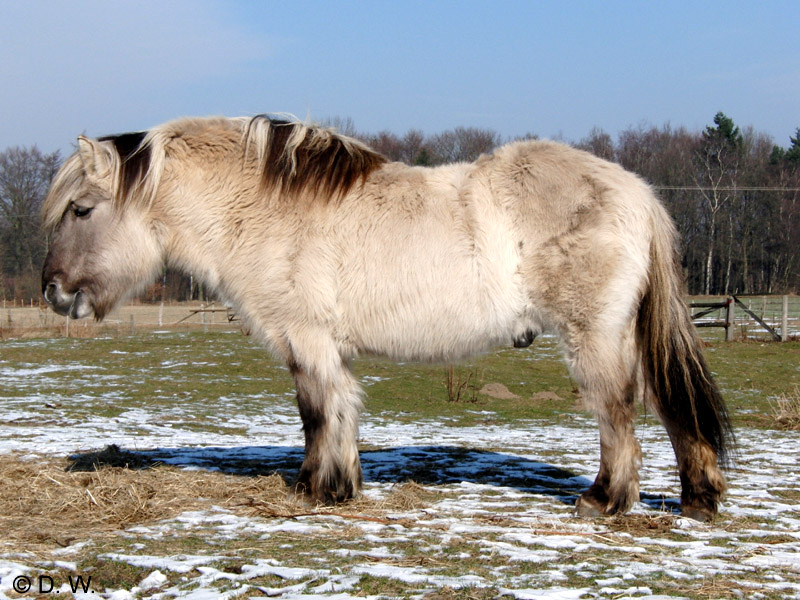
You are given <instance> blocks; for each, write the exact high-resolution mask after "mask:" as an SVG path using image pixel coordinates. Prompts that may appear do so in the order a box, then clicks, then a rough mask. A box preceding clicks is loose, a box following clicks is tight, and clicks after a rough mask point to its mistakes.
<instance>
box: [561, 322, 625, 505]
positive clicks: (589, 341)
mask: <svg viewBox="0 0 800 600" xmlns="http://www.w3.org/2000/svg"><path fill="white" fill-rule="evenodd" d="M614 337H615V336H613V335H612V336H609V337H601V336H598V335H591V336H590V335H587V334H584V335H580V336H577V338H578V339H577V340H576V339H575V338H573V340H572V343H570V341H568V342H567V360H568V363H569V365H570V366H571V369H572V373H573V376H574V377H575V378H576V379H577V381H578V385H579V389H580V392H581V395H582V397H583V400H584V402H585V404H586V405H587V407H588V408H590V409H591V410H592V411H593V412H594V413H595V415H596V417H597V422H598V425H599V428H600V471H599V472H598V474H597V477H596V479H595V481H594V483H593V484H592V485H591V487H590V488H589V489H588V490H587V491H586V492H584V493H583V494H582V495H581V496H580V498H578V502H577V504H576V507H577V509H578V513H579V514H581V515H584V516H596V515H601V514H606V515H610V514H614V513H618V512H626V511H627V510H629V509H630V507H631V506H632V505H633V504H634V503H635V502H637V501H638V500H639V466H640V464H641V450H640V448H639V444H638V442H637V441H636V439H635V437H634V418H635V415H636V406H635V401H636V400H637V396H638V391H639V389H640V388H639V386H640V379H639V374H638V371H639V363H638V360H637V358H636V354H635V347H634V340H633V335H632V331H628V332H626V333H625V334H624V335H623V336H621V337H622V339H619V336H617V343H615V340H614ZM575 342H578V343H575Z"/></svg>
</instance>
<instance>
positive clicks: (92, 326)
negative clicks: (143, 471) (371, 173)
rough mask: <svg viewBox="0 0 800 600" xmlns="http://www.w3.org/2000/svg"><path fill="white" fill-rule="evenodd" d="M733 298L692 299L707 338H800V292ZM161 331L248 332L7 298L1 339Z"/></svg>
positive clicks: (164, 313)
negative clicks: (88, 315) (96, 317)
mask: <svg viewBox="0 0 800 600" xmlns="http://www.w3.org/2000/svg"><path fill="white" fill-rule="evenodd" d="M728 298H731V297H728V296H713V297H692V298H690V299H688V301H687V302H688V304H689V306H690V310H691V311H692V313H693V315H696V316H697V317H698V318H697V319H696V320H695V323H696V324H697V325H698V327H701V328H702V329H701V333H702V335H703V337H704V338H705V339H707V340H709V341H712V340H716V339H728V340H747V339H764V340H769V339H775V335H773V333H771V332H770V330H772V331H773V332H775V334H777V336H778V338H782V339H795V340H796V339H800V296H795V295H790V296H770V295H763V296H736V299H738V301H739V303H740V304H739V305H736V304H735V303H734V307H733V308H732V310H731V309H730V308H728V306H727V304H728V301H727V299H728ZM784 298H785V300H784ZM784 302H785V307H786V313H785V317H784ZM729 311H730V312H729ZM701 313H702V314H701ZM731 319H732V320H731ZM784 328H785V331H784ZM158 330H163V331H174V330H185V331H197V330H201V331H225V330H228V331H237V330H241V331H244V333H247V331H246V330H243V329H242V323H241V322H240V321H239V319H238V317H237V315H236V314H235V313H234V311H232V310H231V309H230V308H228V307H226V306H224V305H222V304H219V303H215V302H212V303H202V302H170V303H156V304H144V303H131V304H127V305H124V306H122V307H120V308H118V309H117V310H115V311H114V312H112V313H111V314H109V315H108V316H107V317H106V318H105V319H104V320H103V321H102V322H101V323H97V322H95V321H93V320H91V319H84V320H80V321H73V320H71V319H68V318H66V317H63V316H60V315H57V314H55V313H54V312H53V311H52V310H50V309H49V308H48V307H47V306H46V305H44V304H43V303H40V302H38V301H30V302H25V303H20V302H19V301H17V302H14V301H3V303H2V310H1V312H0V338H14V337H60V336H69V337H95V336H107V335H134V334H137V333H141V332H146V331H158ZM723 330H724V332H723Z"/></svg>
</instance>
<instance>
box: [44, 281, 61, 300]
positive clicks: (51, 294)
mask: <svg viewBox="0 0 800 600" xmlns="http://www.w3.org/2000/svg"><path fill="white" fill-rule="evenodd" d="M57 291H58V286H57V285H56V284H55V283H48V284H47V287H46V288H45V289H44V299H45V301H46V302H48V303H50V304H52V303H53V300H55V297H56V292H57Z"/></svg>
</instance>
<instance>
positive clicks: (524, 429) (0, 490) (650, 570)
mask: <svg viewBox="0 0 800 600" xmlns="http://www.w3.org/2000/svg"><path fill="white" fill-rule="evenodd" d="M122 321H123V322H124V319H122ZM207 329H209V331H207V332H204V331H203V328H202V327H200V326H195V327H193V328H192V330H188V329H179V328H171V329H170V328H168V329H165V330H163V331H150V332H146V333H137V334H136V335H129V334H128V333H129V332H128V331H127V330H126V329H124V328H123V330H121V331H120V330H114V329H111V330H109V331H106V332H105V334H104V335H103V336H101V337H86V338H64V337H60V338H53V339H46V338H24V339H20V338H17V339H5V340H0V530H2V531H3V534H2V535H0V598H3V597H8V598H17V597H23V596H24V597H35V596H33V595H32V592H29V593H28V594H27V595H26V594H18V593H17V592H15V591H14V587H13V584H14V582H15V581H21V582H23V583H24V581H25V580H24V579H19V578H25V577H27V578H29V579H30V581H31V583H32V585H34V587H35V586H36V585H39V584H41V582H42V581H44V583H45V587H46V585H47V584H48V579H47V578H49V580H52V582H53V585H54V589H56V590H58V591H59V592H61V593H63V594H64V596H63V597H69V595H70V594H72V588H71V587H70V585H71V580H70V578H73V580H74V578H76V577H77V576H78V575H81V576H82V577H83V579H84V581H85V579H86V578H87V577H91V578H92V583H91V586H92V591H93V592H95V594H94V596H92V597H98V596H100V597H109V598H111V597H113V598H134V597H148V598H173V597H192V598H220V597H225V598H233V597H242V598H246V597H265V596H274V597H282V598H301V597H308V596H309V595H311V596H326V597H331V598H334V597H335V598H349V597H365V596H366V597H425V598H428V599H429V600H434V599H438V598H450V597H461V598H494V597H498V596H508V597H517V598H551V599H552V598H628V597H631V598H656V597H659V598H660V597H676V598H678V597H682V598H703V599H705V598H723V597H725V598H727V597H743V598H800V534H799V533H798V531H800V510H799V509H798V508H797V507H798V502H800V473H798V469H797V466H796V465H797V464H798V462H800V434H799V433H798V432H796V431H791V430H785V429H784V428H785V427H792V426H793V425H792V422H791V421H780V422H779V421H778V420H777V418H776V412H777V410H778V406H779V402H778V401H779V399H781V398H783V399H785V400H786V401H787V402H788V403H789V406H791V404H792V402H794V404H795V405H796V404H797V389H798V386H800V343H798V342H788V343H783V344H778V343H763V342H753V341H750V342H745V343H732V344H731V343H728V344H726V343H722V342H719V343H717V342H715V343H711V344H710V345H709V347H708V348H707V356H708V359H709V363H710V365H711V368H712V370H713V371H714V373H715V375H716V377H717V380H718V381H719V383H720V385H721V387H722V389H723V391H724V394H725V397H726V399H727V400H728V403H729V406H730V409H731V413H732V416H733V420H734V424H735V426H736V428H737V431H738V439H739V444H740V449H739V462H738V464H737V467H736V468H735V469H734V470H733V471H732V472H731V473H730V483H731V490H730V494H729V496H728V499H727V500H726V502H725V504H724V505H723V507H722V513H721V515H720V517H719V518H718V519H717V521H715V522H714V523H713V524H712V525H700V524H697V523H694V522H692V521H688V520H685V519H682V518H681V517H680V515H679V514H678V513H677V512H675V509H676V497H677V495H678V493H679V485H678V481H677V476H676V474H675V470H674V464H673V463H674V458H673V457H672V455H671V449H670V447H669V443H668V441H667V439H666V436H665V435H664V433H663V430H662V429H661V428H660V426H659V425H658V424H657V423H656V422H655V419H653V417H652V415H644V414H643V415H642V416H641V418H640V421H639V425H638V426H637V434H638V435H639V438H640V441H641V442H642V445H643V452H644V465H643V469H642V492H643V495H642V503H641V504H640V505H638V506H637V507H636V508H635V509H634V511H633V513H632V514H631V515H628V516H625V517H620V518H611V519H580V518H577V517H576V516H574V514H573V506H572V505H573V503H574V500H575V498H576V497H577V495H578V494H579V493H580V492H581V491H582V490H583V489H585V487H586V486H588V485H589V483H590V482H591V479H592V478H593V477H594V474H595V472H596V469H597V460H598V452H599V450H598V440H597V433H596V428H595V427H594V424H593V421H592V419H591V417H590V416H589V415H588V414H587V413H585V412H584V410H583V409H582V407H581V403H580V398H578V396H577V392H576V389H575V387H574V384H573V382H572V381H571V379H570V378H569V375H568V373H567V371H566V369H565V367H564V365H563V364H562V362H561V360H560V358H559V354H558V349H557V347H556V343H555V341H554V340H553V339H550V338H546V337H545V338H542V339H538V340H537V341H536V342H535V343H534V345H533V346H532V347H531V348H529V349H524V350H519V349H512V348H507V349H499V350H498V351H496V352H494V353H491V354H488V355H486V356H482V357H479V358H477V359H475V360H473V361H470V362H467V363H465V364H462V365H458V366H456V367H455V369H454V371H453V377H452V380H451V385H450V387H451V388H452V387H453V384H455V385H456V386H458V385H459V384H462V383H463V384H464V385H463V392H464V393H462V395H461V398H460V401H459V402H452V401H451V400H450V395H449V394H448V384H447V375H448V369H447V368H446V367H445V366H443V365H413V364H407V365H396V364H394V363H391V362H388V361H384V360H378V359H373V358H363V359H359V360H357V361H356V363H355V370H356V373H357V375H358V377H359V378H360V379H361V381H362V383H363V384H364V386H365V389H366V392H367V396H368V399H367V401H366V409H365V412H364V415H363V426H362V431H361V451H362V460H363V463H364V472H365V494H364V497H363V498H361V499H359V500H357V501H354V502H351V503H348V504H345V505H343V506H340V507H336V508H335V509H325V508H320V507H312V506H306V505H304V504H302V503H300V502H298V501H297V499H295V498H294V497H293V496H292V495H291V494H290V493H289V489H290V487H289V486H290V485H291V483H292V481H293V478H294V476H295V474H296V472H297V470H298V468H299V465H300V462H301V460H302V433H301V431H300V422H299V418H298V416H297V414H296V408H295V407H294V402H293V387H292V381H291V378H290V377H289V373H288V371H287V370H286V368H285V367H284V366H283V365H281V364H279V363H277V362H275V361H274V360H273V359H271V358H270V357H269V356H268V355H266V354H265V352H264V351H263V350H262V349H261V348H260V347H258V346H257V345H256V344H254V343H253V342H252V340H251V339H250V338H247V337H244V336H242V335H241V333H240V332H239V331H237V330H236V328H235V327H233V328H231V327H229V326H225V327H223V326H220V327H219V329H220V330H216V329H214V328H213V327H211V328H207ZM487 384H493V387H492V386H490V388H491V389H493V390H494V391H497V390H507V391H508V394H495V395H500V396H504V397H503V398H498V397H492V396H490V395H486V394H482V393H480V390H481V389H487V388H484V386H486V385H487ZM499 386H503V387H502V388H501V387H499ZM792 399H794V400H792ZM43 578H44V579H43ZM37 589H38V588H37ZM73 595H75V596H76V597H82V596H81V595H80V594H73ZM40 596H41V597H45V595H40ZM85 597H89V596H88V595H86V596H85Z"/></svg>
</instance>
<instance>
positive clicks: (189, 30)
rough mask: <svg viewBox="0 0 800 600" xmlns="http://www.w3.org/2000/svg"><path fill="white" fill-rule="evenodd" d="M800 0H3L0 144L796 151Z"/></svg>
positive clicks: (52, 146)
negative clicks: (303, 140)
mask: <svg viewBox="0 0 800 600" xmlns="http://www.w3.org/2000/svg"><path fill="white" fill-rule="evenodd" d="M798 31H800V2H798V1H797V0H791V1H774V2H770V1H768V0H767V1H763V2H762V1H760V2H754V1H750V2H738V1H727V2H716V1H708V2H697V1H692V2H649V1H647V2H646V1H644V0H642V1H640V2H633V1H618V0H607V1H603V2H601V1H597V2H588V1H586V2H584V1H568V0H564V1H555V0H552V1H533V0H531V1H519V2H511V1H509V2H505V1H498V0H495V1H492V2H488V1H487V2H473V1H468V0H465V1H461V2H455V1H439V2H433V1H429V2H412V1H394V2H388V1H377V0H376V1H369V2H367V1H364V2H355V1H353V2H344V1H332V0H328V1H322V2H303V1H291V2H285V1H284V2H271V1H263V2H255V1H240V2H236V1H213V0H155V1H150V0H140V1H136V2H132V1H124V0H115V1H105V0H104V1H99V0H97V1H95V0H91V1H89V0H27V1H23V0H0V52H1V54H0V55H1V56H2V61H0V115H2V117H0V150H2V149H4V148H6V147H9V146H14V145H23V146H30V145H33V144H37V145H38V146H39V148H40V149H42V150H44V151H52V150H61V151H62V152H69V151H70V150H71V147H72V143H73V141H74V139H75V137H76V136H77V135H78V134H81V133H86V134H88V135H103V134H108V133H116V132H122V131H129V130H139V129H146V128H148V127H151V126H153V125H156V124H158V123H161V122H163V121H166V120H169V119H173V118H176V117H180V116H187V115H208V114H224V115H229V116H235V115H253V114H258V113H262V112H288V113H293V114H295V115H297V116H299V117H301V118H305V117H309V118H311V119H312V120H322V119H326V118H332V117H340V118H348V117H349V118H351V119H352V120H353V122H354V123H355V126H356V128H357V129H358V130H360V131H365V132H377V131H380V130H390V131H394V132H396V133H400V134H402V133H404V132H405V131H407V130H408V129H410V128H417V129H421V130H422V131H424V132H426V133H436V132H438V131H442V130H444V129H449V128H452V127H455V126H459V125H464V126H476V127H487V128H491V129H494V130H496V131H498V132H499V133H500V134H501V135H503V136H505V137H512V136H515V135H522V134H525V133H536V134H538V135H540V136H542V137H561V138H563V139H566V140H570V141H577V140H580V139H581V138H582V137H584V136H586V135H587V134H588V133H589V132H590V130H591V129H592V128H593V127H599V128H602V129H604V130H605V131H607V132H609V133H610V134H612V136H615V137H616V134H617V133H618V132H619V131H621V130H624V129H626V128H628V127H630V126H634V127H635V126H639V125H642V124H645V125H647V124H653V125H658V126H661V125H663V124H665V123H670V124H672V125H673V126H686V127H688V128H689V129H692V130H698V129H702V128H703V127H705V126H706V125H708V124H710V123H711V121H712V119H713V117H714V114H715V113H716V112H717V111H719V110H722V111H724V112H725V113H726V114H727V115H728V116H730V117H731V118H733V119H734V121H735V122H736V123H737V124H738V125H740V126H742V127H746V126H753V127H754V128H755V129H756V130H757V131H759V132H763V133H766V134H769V135H771V136H773V138H774V140H775V142H776V143H778V144H780V145H782V146H788V144H789V136H790V135H793V133H794V131H795V129H796V128H797V127H798V126H800V36H799V35H798Z"/></svg>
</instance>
